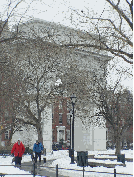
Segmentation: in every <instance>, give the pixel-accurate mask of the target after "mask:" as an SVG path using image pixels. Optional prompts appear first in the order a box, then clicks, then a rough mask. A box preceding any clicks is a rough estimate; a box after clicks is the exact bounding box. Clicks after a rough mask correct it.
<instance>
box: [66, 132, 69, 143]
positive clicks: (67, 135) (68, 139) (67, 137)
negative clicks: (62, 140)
mask: <svg viewBox="0 0 134 177" xmlns="http://www.w3.org/2000/svg"><path fill="white" fill-rule="evenodd" d="M66 132H67V141H70V130H66Z"/></svg>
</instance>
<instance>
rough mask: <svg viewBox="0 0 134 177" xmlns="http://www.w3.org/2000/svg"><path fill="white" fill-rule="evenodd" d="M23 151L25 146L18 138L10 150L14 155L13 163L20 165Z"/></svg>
mask: <svg viewBox="0 0 134 177" xmlns="http://www.w3.org/2000/svg"><path fill="white" fill-rule="evenodd" d="M24 152H25V147H24V145H23V144H22V142H21V141H20V139H18V141H17V142H16V143H15V144H14V145H13V148H12V150H11V154H14V156H15V165H19V166H21V160H22V155H23V154H24Z"/></svg>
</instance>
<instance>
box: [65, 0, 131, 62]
mask: <svg viewBox="0 0 134 177" xmlns="http://www.w3.org/2000/svg"><path fill="white" fill-rule="evenodd" d="M106 3H107V4H106V5H110V6H106V7H105V8H104V10H103V12H102V14H101V15H100V16H99V15H98V16H96V15H94V14H90V15H89V11H90V9H85V11H84V10H82V11H81V12H79V11H78V10H73V13H74V14H76V15H78V16H79V17H80V22H79V24H78V26H79V27H80V25H81V23H82V25H83V23H84V21H85V20H86V22H85V26H86V28H87V30H86V31H87V32H86V34H87V35H86V38H92V42H90V43H87V42H85V43H84V42H82V43H79V42H77V43H73V42H71V43H68V44H65V46H75V47H78V48H86V49H90V48H93V49H94V50H95V51H96V52H101V51H102V52H109V53H111V54H112V56H117V57H120V58H122V59H123V60H124V61H126V62H127V63H130V64H132V63H133V41H132V35H133V0H131V1H128V0H125V1H120V0H119V1H117V2H115V1H112V0H106ZM123 3H124V4H123ZM86 11H88V12H87V13H86ZM81 21H82V22H81ZM74 24H75V19H74ZM88 29H89V31H88ZM90 31H94V34H96V35H97V36H98V37H96V36H94V34H92V33H91V32H90Z"/></svg>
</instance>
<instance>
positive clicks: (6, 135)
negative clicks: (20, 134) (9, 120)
mask: <svg viewBox="0 0 134 177" xmlns="http://www.w3.org/2000/svg"><path fill="white" fill-rule="evenodd" d="M5 139H6V140H7V139H9V131H6V132H5Z"/></svg>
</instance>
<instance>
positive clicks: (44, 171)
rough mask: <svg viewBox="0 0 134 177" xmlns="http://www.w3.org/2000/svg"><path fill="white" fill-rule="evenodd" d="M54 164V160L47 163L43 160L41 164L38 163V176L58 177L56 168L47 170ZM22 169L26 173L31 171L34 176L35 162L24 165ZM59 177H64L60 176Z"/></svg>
mask: <svg viewBox="0 0 134 177" xmlns="http://www.w3.org/2000/svg"><path fill="white" fill-rule="evenodd" d="M52 162H53V160H48V161H47V162H46V163H44V162H43V160H42V161H41V163H39V162H37V166H36V169H35V171H36V175H41V176H43V177H56V168H53V169H51V168H47V166H48V165H51V163H52ZM23 165H24V166H23ZM40 166H41V167H40ZM45 166H46V167H45ZM20 169H21V170H24V171H29V172H30V173H32V174H33V162H32V161H31V162H24V163H22V164H21V167H20ZM58 177H63V176H61V175H59V174H58Z"/></svg>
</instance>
